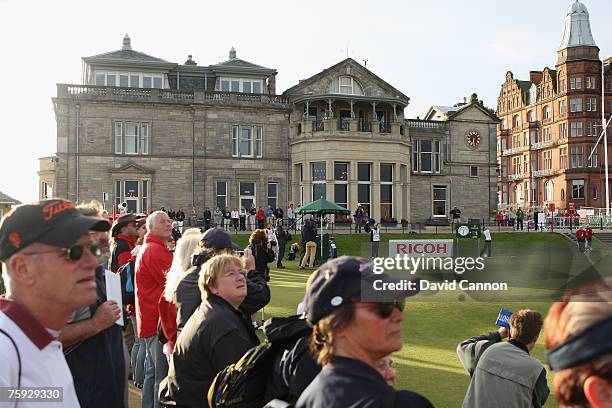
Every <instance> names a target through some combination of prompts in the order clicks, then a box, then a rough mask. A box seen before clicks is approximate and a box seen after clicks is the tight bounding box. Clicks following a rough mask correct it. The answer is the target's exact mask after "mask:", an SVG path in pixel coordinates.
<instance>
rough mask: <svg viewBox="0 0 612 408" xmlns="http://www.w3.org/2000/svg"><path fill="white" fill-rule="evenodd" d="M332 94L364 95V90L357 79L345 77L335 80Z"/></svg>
mask: <svg viewBox="0 0 612 408" xmlns="http://www.w3.org/2000/svg"><path fill="white" fill-rule="evenodd" d="M331 92H332V93H340V94H345V95H363V88H362V87H361V85H360V84H359V82H357V80H356V79H355V78H353V77H351V76H348V75H345V76H340V77H338V78H337V79H334V81H333V82H332V89H331Z"/></svg>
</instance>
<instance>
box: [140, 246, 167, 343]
mask: <svg viewBox="0 0 612 408" xmlns="http://www.w3.org/2000/svg"><path fill="white" fill-rule="evenodd" d="M171 264H172V252H170V251H169V250H168V248H167V247H166V244H165V243H164V242H163V241H162V240H161V239H160V238H159V237H157V236H155V235H151V234H147V235H145V239H144V244H142V248H140V251H139V252H138V256H137V257H136V321H137V323H138V337H140V338H141V339H145V338H147V337H151V336H154V335H156V334H157V322H158V321H159V308H158V304H159V300H160V298H161V295H162V293H163V291H164V286H165V284H166V273H167V272H168V270H169V269H170V265H171Z"/></svg>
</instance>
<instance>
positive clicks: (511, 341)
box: [508, 339, 529, 354]
mask: <svg viewBox="0 0 612 408" xmlns="http://www.w3.org/2000/svg"><path fill="white" fill-rule="evenodd" d="M508 343H510V344H512V345H513V346H516V347H518V348H520V349H521V350H523V351H524V352H525V353H527V354H529V349H528V348H527V346H526V345H524V344H523V343H521V342H520V341H517V340H514V339H510V340H508Z"/></svg>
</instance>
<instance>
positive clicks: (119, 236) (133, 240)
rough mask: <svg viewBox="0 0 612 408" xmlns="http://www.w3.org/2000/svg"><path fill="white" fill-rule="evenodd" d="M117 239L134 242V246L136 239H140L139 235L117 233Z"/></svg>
mask: <svg viewBox="0 0 612 408" xmlns="http://www.w3.org/2000/svg"><path fill="white" fill-rule="evenodd" d="M115 239H122V240H124V241H125V242H128V243H130V244H132V246H134V245H136V240H137V239H138V237H131V236H129V235H123V234H117V236H116V237H115Z"/></svg>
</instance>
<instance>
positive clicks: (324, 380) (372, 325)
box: [296, 256, 433, 408]
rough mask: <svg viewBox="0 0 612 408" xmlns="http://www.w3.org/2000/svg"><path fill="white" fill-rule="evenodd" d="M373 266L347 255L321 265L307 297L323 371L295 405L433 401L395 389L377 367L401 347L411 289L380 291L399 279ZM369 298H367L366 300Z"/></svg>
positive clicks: (394, 404) (420, 404)
mask: <svg viewBox="0 0 612 408" xmlns="http://www.w3.org/2000/svg"><path fill="white" fill-rule="evenodd" d="M373 270H374V269H373V264H372V263H371V262H369V261H366V260H365V259H362V258H355V257H347V256H343V257H340V258H336V259H333V260H331V261H329V262H326V263H325V264H323V265H321V267H320V268H319V271H318V273H317V274H316V276H315V277H314V278H313V280H312V282H311V284H310V286H309V287H308V290H307V292H306V296H305V297H304V302H305V307H306V318H307V319H308V321H309V322H310V323H311V324H312V325H313V326H314V327H313V333H312V340H311V344H312V345H314V346H313V347H311V350H312V352H313V353H314V354H315V357H316V359H317V362H318V363H319V364H321V365H322V366H323V369H322V370H321V372H320V373H319V375H317V377H316V378H315V379H314V380H313V382H312V383H310V385H309V386H308V387H307V388H306V390H304V392H303V393H302V395H301V396H300V398H299V400H298V402H297V404H296V407H297V408H307V407H308V408H310V407H313V408H314V407H326V408H336V407H337V408H341V407H349V406H350V407H357V406H360V407H365V406H371V407H380V406H385V407H386V406H392V407H417V408H421V407H423V408H430V407H433V406H432V405H431V403H430V402H429V401H428V400H427V399H425V398H424V397H422V396H421V395H419V394H416V393H414V392H410V391H395V390H394V389H393V388H391V387H390V386H389V385H388V384H387V383H386V382H385V379H384V378H383V377H382V376H381V374H380V372H379V371H378V370H377V367H378V364H379V362H380V359H382V358H383V357H385V356H387V355H389V354H390V353H393V352H395V351H398V350H400V349H401V348H402V346H403V342H402V320H403V319H404V317H403V314H402V311H403V309H404V299H403V298H404V297H406V296H411V295H414V294H416V293H417V289H416V287H417V286H416V285H415V289H414V290H412V291H398V292H395V291H394V292H390V291H376V288H378V287H380V284H381V282H382V283H394V284H398V283H400V282H399V280H394V279H393V278H391V277H389V276H387V275H386V274H375V273H374V272H373ZM364 300H367V301H364Z"/></svg>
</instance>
